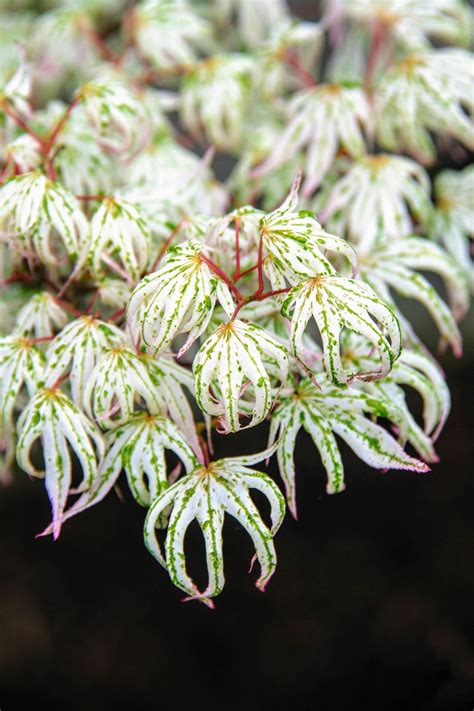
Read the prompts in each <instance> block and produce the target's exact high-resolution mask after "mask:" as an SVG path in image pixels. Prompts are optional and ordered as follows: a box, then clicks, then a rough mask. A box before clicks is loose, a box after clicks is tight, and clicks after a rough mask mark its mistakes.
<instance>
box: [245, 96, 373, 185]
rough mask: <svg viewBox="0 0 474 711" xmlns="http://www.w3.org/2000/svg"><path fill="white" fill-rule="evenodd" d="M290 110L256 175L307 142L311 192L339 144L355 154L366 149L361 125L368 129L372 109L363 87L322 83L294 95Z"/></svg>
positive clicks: (274, 167) (325, 171)
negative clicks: (286, 120) (286, 121)
mask: <svg viewBox="0 0 474 711" xmlns="http://www.w3.org/2000/svg"><path fill="white" fill-rule="evenodd" d="M289 113H290V118H289V122H288V124H287V125H286V126H285V128H284V129H283V130H282V132H281V134H280V135H279V136H278V138H277V140H276V142H275V144H274V146H273V150H272V152H271V154H270V156H269V158H268V159H267V160H266V161H265V162H264V163H263V164H262V165H261V166H260V167H259V168H258V169H257V170H255V171H254V172H253V175H255V176H260V175H264V174H266V173H269V172H270V171H274V170H275V169H276V168H279V167H280V166H281V165H282V164H283V163H285V162H286V161H288V160H290V159H291V158H293V157H295V156H297V155H298V153H299V151H300V150H301V148H303V147H304V146H307V156H306V163H307V167H306V181H305V185H304V192H305V194H306V195H310V194H311V193H312V192H313V191H314V189H315V188H317V187H318V186H319V185H320V183H321V181H322V179H323V178H324V176H325V175H326V173H327V172H328V171H329V170H330V168H331V165H332V164H333V162H334V159H335V157H336V153H337V150H338V148H339V146H341V147H343V148H344V149H345V150H346V151H347V153H348V154H349V155H351V156H352V157H353V158H359V157H360V156H361V155H363V154H364V153H365V152H366V148H365V140H364V133H363V131H362V130H361V129H362V128H364V130H365V133H368V131H369V127H370V111H369V104H368V101H367V98H366V96H365V93H364V92H363V91H362V89H361V88H360V87H356V86H351V87H348V86H343V85H342V84H319V85H318V86H315V87H311V88H310V89H304V90H303V91H300V92H298V93H297V94H295V95H294V96H293V98H292V99H291V101H290V105H289Z"/></svg>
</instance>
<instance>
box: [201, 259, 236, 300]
mask: <svg viewBox="0 0 474 711" xmlns="http://www.w3.org/2000/svg"><path fill="white" fill-rule="evenodd" d="M199 256H200V258H201V260H202V261H203V262H204V263H205V264H207V266H208V267H209V269H212V271H213V272H214V274H217V276H219V277H220V278H221V279H222V281H224V282H225V283H226V284H227V286H228V287H229V289H230V290H231V292H232V293H233V294H234V296H235V297H236V299H237V301H242V299H243V296H242V294H241V292H240V291H239V290H238V289H237V287H236V286H234V285H233V284H232V282H231V280H230V279H229V277H228V276H227V274H226V273H225V272H223V271H222V269H221V268H220V267H218V266H217V264H214V262H213V261H212V260H211V259H209V258H208V257H206V255H205V254H203V253H202V252H201V253H200V255H199Z"/></svg>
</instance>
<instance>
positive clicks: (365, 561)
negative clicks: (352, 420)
mask: <svg viewBox="0 0 474 711" xmlns="http://www.w3.org/2000/svg"><path fill="white" fill-rule="evenodd" d="M445 362H447V366H448V376H449V380H450V383H451V386H452V388H453V399H454V402H453V412H452V414H451V417H450V418H449V421H448V424H447V426H446V429H445V431H444V433H443V435H442V437H441V439H440V441H439V447H438V451H439V454H440V456H441V459H442V462H441V464H439V465H436V466H434V467H433V471H432V473H430V474H428V475H416V474H410V473H405V472H391V473H387V474H381V473H380V472H376V471H373V470H370V469H369V468H368V467H366V466H365V465H363V464H361V463H360V462H359V461H358V460H357V459H356V458H355V457H354V456H352V455H351V454H350V453H349V452H348V451H347V450H345V451H344V454H345V455H346V457H345V461H346V474H347V483H348V490H347V491H346V492H345V493H343V494H339V495H336V496H332V497H330V496H326V495H325V494H324V493H323V491H324V476H323V472H322V467H321V464H320V462H319V457H318V455H317V452H316V450H315V449H313V447H312V444H311V442H310V440H309V438H308V437H306V435H302V436H301V441H300V446H299V449H298V455H297V465H298V480H299V497H298V498H299V509H300V521H299V522H298V523H296V522H294V521H292V520H291V519H290V518H289V517H288V518H287V519H286V521H285V523H284V524H283V527H282V529H281V530H280V532H279V533H278V534H277V538H276V545H277V551H278V556H279V564H278V568H277V572H276V574H275V576H274V578H273V579H272V581H271V582H270V584H269V586H268V589H267V592H266V593H265V594H262V593H260V592H258V591H257V590H256V589H255V588H254V586H253V581H254V579H255V573H254V574H252V575H251V576H247V569H248V564H249V560H250V557H251V545H250V539H248V538H247V536H246V534H245V533H244V532H243V531H242V530H241V529H239V528H238V526H237V524H236V523H234V521H233V520H232V519H230V518H229V520H228V521H227V523H226V526H225V531H224V533H225V557H226V574H227V584H226V587H225V589H224V592H223V594H222V595H221V596H220V597H219V598H218V599H217V601H216V610H215V611H210V610H208V609H207V608H205V607H204V606H202V605H200V604H198V603H186V604H182V603H181V602H180V598H181V597H182V595H181V593H180V592H179V591H178V590H176V589H175V588H174V587H173V585H172V584H171V583H170V581H169V579H168V577H167V574H166V572H165V571H164V570H163V569H162V568H161V567H160V566H159V565H158V564H157V563H156V562H155V561H154V560H153V558H152V557H151V556H150V555H149V554H148V553H147V551H146V550H145V548H144V545H143V543H142V523H143V518H144V511H143V509H140V508H139V507H138V506H136V505H134V504H133V503H132V502H130V501H129V500H127V502H126V503H121V502H120V501H119V500H118V498H117V497H116V496H115V495H111V496H109V497H108V499H107V500H106V501H105V502H104V503H102V504H101V505H100V506H99V507H97V508H95V509H93V510H91V511H88V512H86V513H84V514H82V515H81V516H80V517H78V518H76V519H74V520H72V521H71V522H68V523H66V525H65V527H64V530H63V533H62V534H61V537H60V539H59V540H58V541H57V542H56V543H53V542H52V541H51V540H47V539H38V540H35V538H34V536H35V534H36V533H37V532H38V531H40V530H42V528H43V527H44V525H45V524H46V523H47V522H48V520H49V507H48V503H47V498H46V494H45V492H44V489H43V486H42V483H41V482H29V481H28V479H27V477H26V476H25V475H24V474H21V473H18V477H17V479H16V482H15V485H14V486H13V487H11V488H9V489H7V490H4V491H2V492H1V496H0V571H1V573H0V575H1V580H0V689H1V692H0V708H1V709H2V711H17V710H20V709H21V710H22V711H23V709H25V710H26V709H28V710H29V709H33V708H37V707H38V705H41V706H43V705H46V704H47V705H48V708H49V710H50V711H56V710H58V711H64V710H67V711H76V710H77V711H83V710H85V709H87V710H88V711H102V709H109V708H110V709H112V708H113V709H117V711H121V710H122V709H123V710H124V711H125V710H127V711H128V710H133V709H137V710H141V709H148V708H163V709H168V708H175V709H181V708H183V709H184V708H185V707H189V706H192V707H194V708H201V707H206V708H207V709H211V710H212V709H232V710H233V709H236V710H237V709H247V710H248V711H253V710H257V709H267V708H269V707H270V704H274V703H277V702H281V703H282V704H286V705H287V706H288V708H291V709H298V710H300V709H301V710H303V709H316V708H317V709H321V710H324V711H325V710H326V709H328V710H333V709H334V710H336V711H339V710H341V711H343V710H345V709H353V708H363V709H368V710H370V709H377V711H379V710H380V709H383V710H384V711H390V710H391V709H393V710H394V711H395V710H396V711H400V710H401V709H403V710H405V709H417V710H418V709H419V710H420V711H422V710H423V711H428V710H429V711H435V710H436V711H438V710H439V711H441V710H443V711H451V710H452V711H457V710H458V709H459V710H460V711H461V709H462V710H464V709H466V711H468V710H469V711H470V710H471V709H472V706H473V703H472V702H473V699H474V684H473V673H474V655H473V652H472V647H471V646H470V642H472V638H471V640H470V635H469V632H470V631H471V632H472V630H473V629H474V620H473V616H474V615H473V606H472V587H471V585H470V582H471V579H472V561H473V556H472V526H471V517H472V500H473V499H472V493H473V488H474V487H473V477H472V470H471V461H472V445H471V442H472V432H473V428H472V409H471V399H470V396H469V393H468V380H469V372H468V370H467V367H466V364H464V365H462V364H459V363H458V364H455V363H453V362H452V361H451V360H450V359H449V358H447V359H446V361H445ZM265 435H266V433H265V432H264V431H263V430H261V429H258V430H256V431H253V432H251V433H247V434H246V435H242V438H241V437H240V436H238V437H237V438H236V437H233V436H230V437H220V438H219V440H218V442H219V448H218V454H219V455H222V454H235V453H237V452H238V451H239V450H240V448H241V447H242V449H243V450H244V451H255V450H257V449H259V448H263V447H264V446H265ZM123 488H125V487H123ZM192 533H193V535H191V537H190V541H189V549H190V551H191V560H192V566H191V568H192V571H193V572H194V568H197V569H200V568H201V565H199V562H200V560H201V561H202V546H201V543H200V541H199V540H198V537H197V536H196V535H194V534H195V533H196V531H194V532H192Z"/></svg>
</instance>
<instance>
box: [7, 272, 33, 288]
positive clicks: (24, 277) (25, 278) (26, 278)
mask: <svg viewBox="0 0 474 711" xmlns="http://www.w3.org/2000/svg"><path fill="white" fill-rule="evenodd" d="M19 281H22V282H23V283H24V284H31V282H32V281H33V278H32V276H31V275H30V274H26V273H25V274H11V275H10V276H9V277H6V278H5V279H0V286H1V287H4V286H7V285H8V284H15V283H16V282H19Z"/></svg>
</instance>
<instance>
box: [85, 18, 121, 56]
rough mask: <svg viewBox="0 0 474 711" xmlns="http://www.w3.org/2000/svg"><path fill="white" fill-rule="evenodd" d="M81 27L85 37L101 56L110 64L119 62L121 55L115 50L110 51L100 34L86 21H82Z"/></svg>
mask: <svg viewBox="0 0 474 711" xmlns="http://www.w3.org/2000/svg"><path fill="white" fill-rule="evenodd" d="M82 29H83V32H84V34H85V35H86V37H87V38H88V39H89V40H90V42H91V44H93V45H94V47H96V49H98V50H99V52H100V54H101V55H102V58H103V59H105V60H106V61H107V62H111V63H112V64H120V62H121V57H120V55H118V54H115V52H112V50H111V49H110V47H109V45H108V44H107V42H106V41H105V40H104V39H103V38H102V37H101V36H100V34H99V33H98V32H96V31H95V30H94V28H93V27H91V25H90V24H89V23H88V22H83V23H82Z"/></svg>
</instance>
